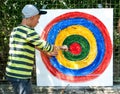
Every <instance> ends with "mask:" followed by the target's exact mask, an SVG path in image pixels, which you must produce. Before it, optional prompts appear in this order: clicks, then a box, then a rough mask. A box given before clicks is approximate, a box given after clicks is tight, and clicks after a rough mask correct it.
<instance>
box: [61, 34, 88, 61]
mask: <svg viewBox="0 0 120 94" xmlns="http://www.w3.org/2000/svg"><path fill="white" fill-rule="evenodd" d="M74 42H77V43H79V44H80V45H81V48H82V51H81V53H80V54H78V55H74V54H72V53H71V52H69V51H63V55H64V57H65V58H67V59H68V60H71V61H78V60H82V59H84V58H85V57H86V56H87V55H88V53H89V51H90V45H89V43H88V41H87V40H86V39H85V38H84V37H82V36H80V35H71V36H68V37H67V38H66V39H65V40H64V41H63V45H67V46H68V48H69V47H70V45H71V44H72V43H74Z"/></svg>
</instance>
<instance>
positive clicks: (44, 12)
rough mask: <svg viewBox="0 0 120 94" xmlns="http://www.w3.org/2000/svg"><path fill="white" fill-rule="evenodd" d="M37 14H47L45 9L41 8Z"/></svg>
mask: <svg viewBox="0 0 120 94" xmlns="http://www.w3.org/2000/svg"><path fill="white" fill-rule="evenodd" d="M39 14H40V15H44V14H47V11H41V10H40V11H39Z"/></svg>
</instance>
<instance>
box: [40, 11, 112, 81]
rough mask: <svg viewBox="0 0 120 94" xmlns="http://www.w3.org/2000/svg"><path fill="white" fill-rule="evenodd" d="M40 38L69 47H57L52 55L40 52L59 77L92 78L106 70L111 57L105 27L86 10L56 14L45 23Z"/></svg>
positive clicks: (50, 70)
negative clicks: (64, 48) (56, 50)
mask: <svg viewBox="0 0 120 94" xmlns="http://www.w3.org/2000/svg"><path fill="white" fill-rule="evenodd" d="M41 38H42V39H44V40H46V41H48V42H49V43H50V44H54V45H56V46H62V45H67V46H68V48H69V51H61V50H59V51H58V55H57V56H56V57H51V58H49V57H47V56H46V55H45V54H44V53H40V56H41V58H42V61H43V64H44V65H45V67H46V69H47V70H48V71H49V73H50V74H51V75H53V76H54V77H55V78H56V79H59V80H60V81H65V82H69V83H76V82H77V83H79V82H88V81H92V80H95V79H96V78H97V77H99V76H101V75H102V74H103V72H104V71H105V70H106V68H107V67H108V65H109V63H110V60H111V57H112V40H111V38H110V35H109V31H108V29H107V28H106V26H105V25H104V23H103V22H102V21H101V20H100V19H99V18H97V17H96V16H93V15H92V14H89V13H85V12H80V11H72V12H70V11H69V12H65V13H63V14H60V15H58V16H56V17H55V18H54V19H52V20H50V22H48V23H47V25H46V26H45V27H44V30H43V32H42V34H41ZM38 63H40V62H38ZM43 71H44V70H43ZM47 79H48V78H47ZM53 79H54V78H53ZM54 81H55V80H54ZM55 82H56V81H55ZM40 83H42V82H40Z"/></svg>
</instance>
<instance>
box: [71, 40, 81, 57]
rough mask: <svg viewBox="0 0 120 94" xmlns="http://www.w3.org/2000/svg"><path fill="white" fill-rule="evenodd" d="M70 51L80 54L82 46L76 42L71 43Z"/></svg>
mask: <svg viewBox="0 0 120 94" xmlns="http://www.w3.org/2000/svg"><path fill="white" fill-rule="evenodd" d="M69 51H70V52H71V53H72V54H74V55H78V54H80V53H81V51H82V48H81V46H80V44H79V43H77V42H74V43H72V44H70V46H69Z"/></svg>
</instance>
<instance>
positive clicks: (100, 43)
mask: <svg viewBox="0 0 120 94" xmlns="http://www.w3.org/2000/svg"><path fill="white" fill-rule="evenodd" d="M71 25H81V26H84V27H86V28H88V29H89V30H90V31H91V32H92V33H93V35H94V37H95V39H96V42H97V56H96V58H95V60H94V61H93V63H92V64H90V65H89V66H87V67H85V68H81V69H70V68H66V67H65V66H62V65H61V64H60V63H59V62H58V61H57V59H56V58H55V57H52V58H51V59H50V62H51V64H52V65H53V66H54V67H55V68H56V69H57V70H59V71H60V72H62V73H64V74H66V75H70V76H85V75H88V74H90V73H92V72H93V71H94V70H95V69H96V68H97V67H98V66H99V65H100V64H101V62H102V60H103V57H104V54H105V43H104V38H103V36H102V34H101V32H100V30H99V28H97V27H96V26H95V25H94V24H93V23H92V22H91V21H89V20H87V19H84V18H69V19H65V20H62V21H60V22H58V23H56V24H55V25H54V26H53V27H52V28H51V29H50V31H49V33H48V37H47V41H48V42H49V43H51V44H54V42H55V39H56V37H57V35H58V33H59V31H61V30H63V29H65V28H67V27H69V26H71Z"/></svg>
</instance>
